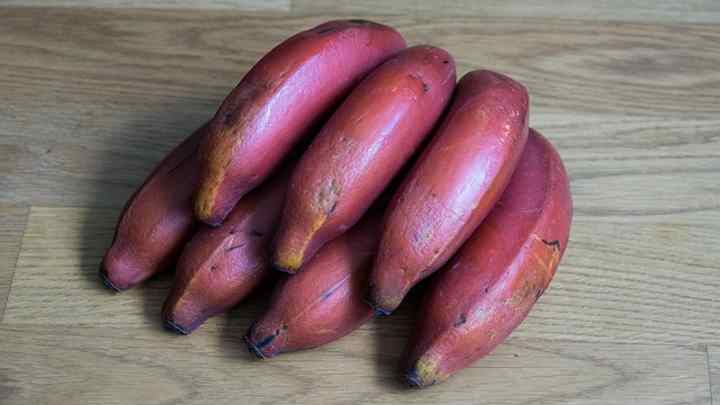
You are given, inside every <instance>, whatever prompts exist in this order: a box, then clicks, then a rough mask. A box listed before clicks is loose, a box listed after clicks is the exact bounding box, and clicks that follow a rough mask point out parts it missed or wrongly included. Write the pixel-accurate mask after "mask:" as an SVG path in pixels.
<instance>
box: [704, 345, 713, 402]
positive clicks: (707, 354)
mask: <svg viewBox="0 0 720 405" xmlns="http://www.w3.org/2000/svg"><path fill="white" fill-rule="evenodd" d="M705 363H706V365H707V374H708V390H710V405H715V399H714V398H713V386H712V380H713V379H712V364H710V345H707V344H706V345H705Z"/></svg>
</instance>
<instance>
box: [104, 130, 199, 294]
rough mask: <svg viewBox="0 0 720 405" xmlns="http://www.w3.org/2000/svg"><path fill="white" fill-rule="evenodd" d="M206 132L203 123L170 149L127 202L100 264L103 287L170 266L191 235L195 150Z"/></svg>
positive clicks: (130, 282)
mask: <svg viewBox="0 0 720 405" xmlns="http://www.w3.org/2000/svg"><path fill="white" fill-rule="evenodd" d="M207 131H208V124H205V125H203V126H202V127H201V128H199V129H198V130H196V131H195V133H193V134H192V135H191V136H190V137H189V138H187V139H186V140H185V141H183V143H181V144H180V145H179V146H177V147H176V148H175V149H173V150H172V151H171V152H170V153H169V154H168V155H167V156H166V157H165V158H164V159H163V160H162V161H161V162H160V163H159V164H158V165H157V167H156V168H155V169H154V170H153V172H152V173H151V174H150V176H148V178H147V179H146V180H145V182H144V183H143V184H142V186H140V188H139V189H138V190H137V191H136V192H135V194H133V196H132V197H131V198H130V200H129V201H128V202H127V204H126V205H125V208H124V209H123V211H122V214H121V215H120V220H119V221H118V225H117V228H116V229H115V236H114V238H113V241H112V245H111V246H110V248H109V249H108V251H107V252H106V253H105V257H104V258H103V261H102V263H101V265H100V278H101V280H102V281H103V283H105V285H106V286H107V287H109V288H111V289H113V290H115V291H122V290H127V289H128V288H131V287H134V286H136V285H138V284H140V283H141V282H143V281H145V280H146V279H148V278H149V277H151V276H153V275H155V274H157V273H159V272H161V271H163V270H165V269H167V268H169V267H171V266H172V264H173V262H174V260H175V259H176V258H177V256H178V254H179V252H180V250H181V249H182V246H183V245H184V244H185V242H186V241H187V240H188V239H189V238H190V236H191V235H192V232H193V230H194V228H195V224H196V221H195V219H194V218H193V212H192V197H193V194H194V192H195V188H196V187H197V185H198V182H199V176H198V167H199V162H198V153H197V149H198V145H199V144H200V143H201V142H202V141H203V139H204V138H205V137H206V136H207Z"/></svg>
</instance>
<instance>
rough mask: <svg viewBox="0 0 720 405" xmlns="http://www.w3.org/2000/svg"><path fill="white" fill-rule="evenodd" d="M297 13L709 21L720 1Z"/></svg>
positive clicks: (361, 6)
mask: <svg viewBox="0 0 720 405" xmlns="http://www.w3.org/2000/svg"><path fill="white" fill-rule="evenodd" d="M292 6H293V11H294V12H296V13H303V12H304V13H324V12H327V10H332V11H333V12H336V13H347V14H351V15H364V14H371V15H372V14H397V15H413V16H416V17H427V18H435V17H438V16H461V17H464V16H486V17H524V18H530V17H532V18H537V17H544V18H573V19H585V20H608V21H648V22H661V21H664V22H681V21H682V22H711V23H716V22H718V21H719V20H720V4H718V3H717V2H716V1H713V0H691V1H683V2H677V1H671V0H659V1H658V0H631V1H623V0H602V1H593V0H561V1H553V2H552V3H547V2H543V1H524V0H490V1H473V0H453V1H450V0H435V1H425V0H395V1H382V0H370V1H355V0H293V2H292Z"/></svg>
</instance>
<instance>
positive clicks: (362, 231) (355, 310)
mask: <svg viewBox="0 0 720 405" xmlns="http://www.w3.org/2000/svg"><path fill="white" fill-rule="evenodd" d="M379 224H380V221H379V215H369V216H366V217H365V218H363V219H362V220H361V221H360V222H359V223H358V224H357V225H356V226H354V227H353V228H352V229H350V230H349V231H348V232H347V233H345V234H343V235H342V236H340V237H338V238H337V239H334V240H333V241H331V242H330V243H328V244H327V245H325V246H324V247H323V248H322V249H320V251H319V252H318V253H317V254H316V255H315V256H314V257H313V258H312V259H311V260H310V261H309V262H308V263H307V264H306V265H305V266H304V269H303V271H301V272H300V273H298V274H296V275H292V276H286V278H285V279H284V280H283V281H281V282H280V284H279V285H278V286H277V287H276V289H275V292H274V294H273V298H272V301H271V304H270V308H269V309H268V311H267V312H265V313H264V314H263V315H262V316H261V317H260V318H259V319H258V320H257V321H256V322H255V323H254V324H253V326H251V327H250V330H249V331H248V333H247V335H246V337H245V341H246V343H247V345H248V349H249V350H250V351H251V352H252V353H254V354H255V355H256V356H258V357H259V358H269V357H274V356H276V355H277V354H279V353H283V352H290V351H295V350H301V349H308V348H312V347H316V346H320V345H322V344H325V343H329V342H331V341H334V340H337V339H339V338H341V337H342V336H345V335H346V334H348V333H350V332H352V331H353V330H355V329H357V328H358V327H360V326H361V325H362V324H363V323H365V322H366V321H368V320H369V319H370V318H372V316H373V312H372V310H371V309H370V308H369V307H368V306H367V305H366V304H365V303H364V302H363V301H362V298H363V293H364V292H365V288H366V286H367V274H368V270H369V266H370V265H371V264H372V258H373V256H374V254H375V251H376V249H377V242H378V229H379Z"/></svg>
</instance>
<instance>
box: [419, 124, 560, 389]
mask: <svg viewBox="0 0 720 405" xmlns="http://www.w3.org/2000/svg"><path fill="white" fill-rule="evenodd" d="M571 221H572V200H571V197H570V187H569V182H568V178H567V174H566V172H565V168H564V167H563V164H562V161H561V159H560V156H559V155H558V153H557V152H556V151H555V149H554V148H553V146H552V145H551V144H550V143H549V142H548V141H547V140H546V139H545V138H543V137H542V136H541V135H540V134H539V133H537V132H536V131H534V130H531V133H530V137H529V139H528V142H527V146H526V147H525V151H524V152H523V156H522V158H521V162H520V164H519V166H518V168H517V170H516V172H515V174H514V175H513V177H512V180H511V181H510V185H509V186H508V187H507V189H506V190H505V192H504V194H503V196H502V198H501V199H500V202H499V203H498V204H497V205H496V206H495V208H494V209H493V211H492V212H491V213H490V215H489V216H488V217H487V219H486V220H485V221H484V222H483V223H482V225H480V227H479V228H478V229H477V230H476V231H475V232H474V234H473V235H472V237H471V238H470V239H469V240H468V241H467V242H466V243H465V244H464V245H463V247H462V249H461V250H460V251H459V252H458V254H457V255H456V256H455V257H454V259H453V260H452V261H451V262H450V263H449V264H448V265H447V266H446V267H445V268H444V269H442V270H441V271H440V272H439V274H438V275H437V276H436V277H435V278H434V279H433V280H432V281H433V282H432V284H430V285H428V290H427V293H426V296H425V298H424V301H423V302H422V304H421V309H420V316H419V318H418V319H419V324H418V327H417V331H416V335H415V336H414V339H413V341H412V342H411V343H410V345H409V346H408V350H407V353H408V356H407V373H406V375H405V379H406V381H407V383H408V384H410V385H412V386H418V387H424V386H428V385H432V384H435V383H437V382H441V381H444V380H446V379H447V378H448V377H450V376H451V375H452V374H454V373H456V372H458V371H459V370H462V369H463V368H466V367H468V366H469V365H471V364H472V363H473V362H475V361H477V360H478V359H480V358H481V357H483V356H485V355H486V354H488V353H490V352H491V351H492V350H493V349H495V348H496V347H497V346H498V345H499V344H500V343H502V342H503V341H504V340H505V339H506V338H507V337H508V336H509V335H510V333H511V332H512V331H513V330H514V329H515V328H516V327H517V326H518V325H520V323H521V322H522V321H523V320H524V319H525V318H526V317H527V315H528V313H529V312H530V309H531V308H532V307H533V305H534V304H535V302H536V301H537V300H538V299H539V298H540V296H541V295H542V294H543V292H544V291H545V289H546V288H547V287H548V285H549V284H550V281H551V280H552V278H553V276H554V275H555V271H556V269H557V266H558V264H559V262H560V259H561V258H562V255H563V253H564V252H565V248H566V247H567V243H568V238H569V235H570V223H571Z"/></svg>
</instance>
